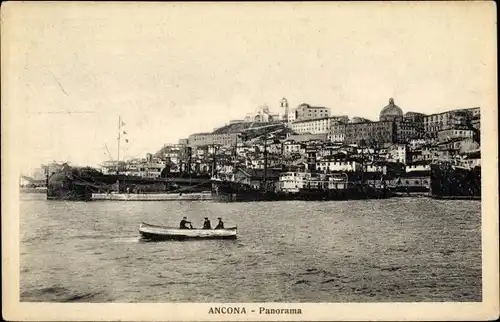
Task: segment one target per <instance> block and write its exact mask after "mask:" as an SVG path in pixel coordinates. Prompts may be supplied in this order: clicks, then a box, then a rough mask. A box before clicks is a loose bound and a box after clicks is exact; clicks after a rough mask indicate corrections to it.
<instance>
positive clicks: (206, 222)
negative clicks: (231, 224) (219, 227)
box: [203, 217, 212, 229]
mask: <svg viewBox="0 0 500 322" xmlns="http://www.w3.org/2000/svg"><path fill="white" fill-rule="evenodd" d="M203 229H212V225H211V224H210V220H208V217H205V221H204V222H203Z"/></svg>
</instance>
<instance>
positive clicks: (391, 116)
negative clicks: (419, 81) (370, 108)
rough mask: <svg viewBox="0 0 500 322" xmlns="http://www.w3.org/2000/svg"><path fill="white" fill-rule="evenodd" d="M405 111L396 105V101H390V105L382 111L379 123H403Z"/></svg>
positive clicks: (391, 99)
mask: <svg viewBox="0 0 500 322" xmlns="http://www.w3.org/2000/svg"><path fill="white" fill-rule="evenodd" d="M402 120H403V110H402V109H401V108H400V107H399V106H397V105H396V104H395V103H394V99H393V98H390V99H389V104H388V105H387V106H385V107H384V108H383V109H382V110H381V111H380V116H379V121H382V122H386V121H392V122H397V121H402Z"/></svg>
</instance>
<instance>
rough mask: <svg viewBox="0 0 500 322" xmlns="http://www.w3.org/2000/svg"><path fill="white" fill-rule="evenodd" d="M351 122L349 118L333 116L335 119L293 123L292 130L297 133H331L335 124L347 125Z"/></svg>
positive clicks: (323, 118)
mask: <svg viewBox="0 0 500 322" xmlns="http://www.w3.org/2000/svg"><path fill="white" fill-rule="evenodd" d="M348 121H349V117H347V116H345V115H343V116H333V117H330V116H328V117H322V118H317V119H307V120H301V121H295V122H293V123H291V125H290V128H291V129H292V130H293V131H294V132H297V133H300V134H302V133H311V134H319V133H329V132H330V129H331V127H332V125H334V124H345V123H347V122H348Z"/></svg>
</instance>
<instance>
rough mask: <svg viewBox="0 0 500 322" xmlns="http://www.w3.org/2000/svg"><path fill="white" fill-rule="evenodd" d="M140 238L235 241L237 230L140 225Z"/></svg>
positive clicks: (151, 239)
mask: <svg viewBox="0 0 500 322" xmlns="http://www.w3.org/2000/svg"><path fill="white" fill-rule="evenodd" d="M139 233H140V234H141V238H142V239H143V240H146V241H167V240H200V239H201V240H203V239H236V238H237V229H236V227H234V228H227V229H178V228H172V227H164V226H156V225H150V224H146V223H142V224H141V225H140V227H139Z"/></svg>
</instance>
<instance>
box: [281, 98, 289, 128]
mask: <svg viewBox="0 0 500 322" xmlns="http://www.w3.org/2000/svg"><path fill="white" fill-rule="evenodd" d="M280 110H281V111H282V113H283V116H282V119H283V121H285V122H288V101H287V100H286V98H284V97H283V98H282V99H281V101H280Z"/></svg>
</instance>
